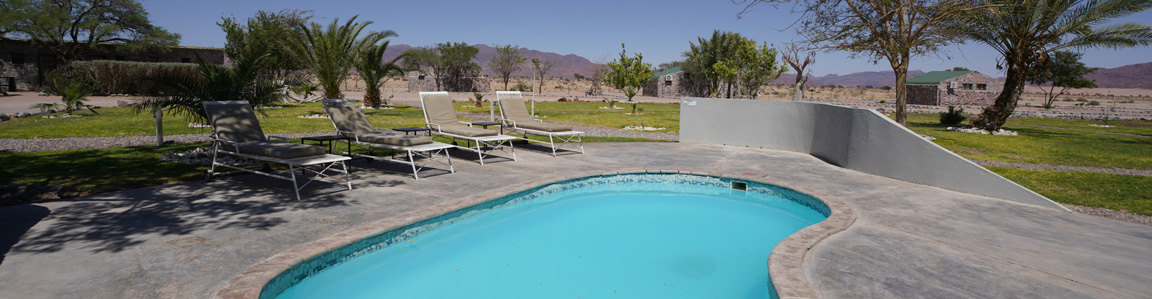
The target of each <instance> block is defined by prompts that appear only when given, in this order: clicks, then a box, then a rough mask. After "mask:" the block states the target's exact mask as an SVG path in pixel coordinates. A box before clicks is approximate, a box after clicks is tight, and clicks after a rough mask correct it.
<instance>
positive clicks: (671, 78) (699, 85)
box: [641, 67, 708, 98]
mask: <svg viewBox="0 0 1152 299" xmlns="http://www.w3.org/2000/svg"><path fill="white" fill-rule="evenodd" d="M641 94H642V95H644V96H649V97H658V98H678V97H706V96H708V86H707V85H706V84H704V83H703V82H701V81H700V80H694V79H693V77H692V74H691V73H688V72H687V71H684V70H683V69H681V68H680V67H673V68H670V69H667V70H664V71H661V72H658V73H656V74H653V75H652V77H651V78H649V79H648V82H647V83H644V90H643V92H642V93H641Z"/></svg>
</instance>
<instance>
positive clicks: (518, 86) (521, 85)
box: [512, 81, 532, 91]
mask: <svg viewBox="0 0 1152 299" xmlns="http://www.w3.org/2000/svg"><path fill="white" fill-rule="evenodd" d="M512 90H516V91H532V86H529V85H528V84H527V83H524V81H516V86H514V87H512Z"/></svg>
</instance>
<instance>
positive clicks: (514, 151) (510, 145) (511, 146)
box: [508, 140, 516, 162]
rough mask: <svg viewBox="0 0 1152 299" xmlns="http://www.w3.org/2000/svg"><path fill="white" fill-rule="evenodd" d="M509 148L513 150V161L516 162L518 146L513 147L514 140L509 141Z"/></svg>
mask: <svg viewBox="0 0 1152 299" xmlns="http://www.w3.org/2000/svg"><path fill="white" fill-rule="evenodd" d="M508 148H510V149H512V161H513V162H515V161H516V146H513V145H512V140H508Z"/></svg>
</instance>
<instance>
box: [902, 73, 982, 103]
mask: <svg viewBox="0 0 1152 299" xmlns="http://www.w3.org/2000/svg"><path fill="white" fill-rule="evenodd" d="M905 82H907V83H908V104H913V105H937V106H968V107H976V108H979V107H985V106H989V105H992V103H993V102H994V101H995V100H996V95H997V94H998V93H999V92H1000V90H1001V89H1003V88H1004V86H1003V84H1002V83H1000V81H999V80H996V79H995V78H992V77H989V76H987V75H984V74H981V73H980V72H976V71H938V72H927V73H924V74H923V75H919V76H916V77H912V78H908V80H907V81H905Z"/></svg>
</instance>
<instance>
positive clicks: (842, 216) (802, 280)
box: [215, 169, 856, 299]
mask: <svg viewBox="0 0 1152 299" xmlns="http://www.w3.org/2000/svg"><path fill="white" fill-rule="evenodd" d="M630 173H653V174H658V173H668V174H691V175H707V176H717V177H727V178H732V179H740V180H747V181H754V182H759V183H764V184H769V185H777V186H782V187H785V188H790V189H793V190H797V191H800V192H804V193H806V194H809V195H811V193H809V192H805V191H803V190H800V189H796V188H792V187H790V186H787V185H781V184H779V183H773V182H765V181H762V180H760V179H759V178H757V177H755V176H752V175H745V174H723V173H710V172H697V171H683V170H664V169H661V170H647V169H637V170H621V171H617V172H582V173H569V174H567V175H563V176H557V177H554V178H551V179H549V180H548V181H546V182H520V183H518V184H510V185H506V186H503V187H501V188H498V189H495V190H491V191H487V192H483V193H479V194H474V195H472V196H468V197H465V198H462V199H461V200H458V201H454V202H451V203H444V204H438V205H434V206H431V207H428V208H424V209H420V210H416V211H411V212H408V213H405V214H401V215H399V216H395V217H388V218H383V219H378V220H375V221H371V222H369V223H367V224H364V225H360V226H357V227H354V228H351V229H348V230H345V231H343V232H339V233H336V234H334V235H332V236H329V237H325V238H322V239H319V240H315V241H312V242H308V243H304V244H301V245H298V246H295V247H293V248H291V249H288V250H286V251H283V252H280V253H277V254H274V255H272V256H270V257H268V258H265V259H264V260H262V261H260V262H258V263H256V264H254V265H252V266H250V267H248V268H247V269H245V270H244V271H242V272H241V273H240V274H238V275H236V276H235V277H233V278H232V279H231V280H229V281H228V282H226V283H225V284H224V286H223V287H222V288H220V289H219V291H217V292H216V296H215V298H220V299H240V298H259V297H260V292H261V291H262V290H263V289H264V286H265V285H266V284H267V283H268V282H269V281H271V280H272V279H273V278H274V277H276V276H277V275H279V274H280V273H281V272H284V271H286V270H288V269H289V268H291V267H292V266H293V265H296V264H298V263H301V262H304V261H306V260H308V259H310V258H312V257H315V256H318V255H321V254H324V253H325V252H328V251H331V250H334V249H337V248H340V247H342V246H345V245H348V244H352V243H353V242H356V241H359V240H361V239H364V238H368V237H371V236H374V235H377V234H380V233H383V232H386V231H389V230H392V229H395V228H398V227H401V226H404V225H408V224H411V223H415V222H418V221H421V220H424V219H428V218H432V217H436V216H439V215H442V214H446V213H449V212H452V211H456V210H459V209H463V208H467V207H470V206H473V205H476V204H480V203H483V202H486V201H490V200H494V199H498V198H500V197H502V196H505V195H509V194H512V193H515V192H519V191H523V190H528V189H531V188H534V187H537V186H542V185H547V184H552V183H559V182H563V181H567V180H572V179H578V178H582V177H590V176H598V175H618V174H630ZM813 197H815V198H816V199H818V200H820V201H822V202H824V203H825V204H826V205H827V206H828V208H829V211H830V212H831V214H830V215H829V216H828V218H827V219H825V220H824V221H821V222H819V223H816V224H813V225H811V226H808V227H806V228H804V229H801V230H800V231H798V232H796V233H793V234H792V235H790V236H789V237H787V238H785V239H784V240H783V241H781V242H780V243H778V244H777V245H776V247H775V248H773V249H772V252H771V253H770V254H769V259H768V265H767V266H768V272H769V276H770V277H771V279H772V284H773V285H774V286H775V288H776V293H777V294H778V295H779V297H780V298H782V299H784V298H816V292H815V290H813V289H812V287H811V286H810V285H809V283H808V279H807V278H806V276H805V275H804V269H803V264H804V257H805V255H806V254H807V253H808V251H809V250H810V249H811V248H812V247H814V246H815V245H816V244H817V243H819V242H820V241H822V240H824V239H825V238H827V237H828V236H831V235H833V234H835V233H837V232H840V231H843V230H845V229H847V228H848V227H849V226H851V225H852V223H854V222H855V221H856V215H855V213H854V212H853V210H852V208H851V206H849V205H848V204H847V203H846V202H844V201H843V200H840V199H836V198H825V197H818V196H814V195H813Z"/></svg>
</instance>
